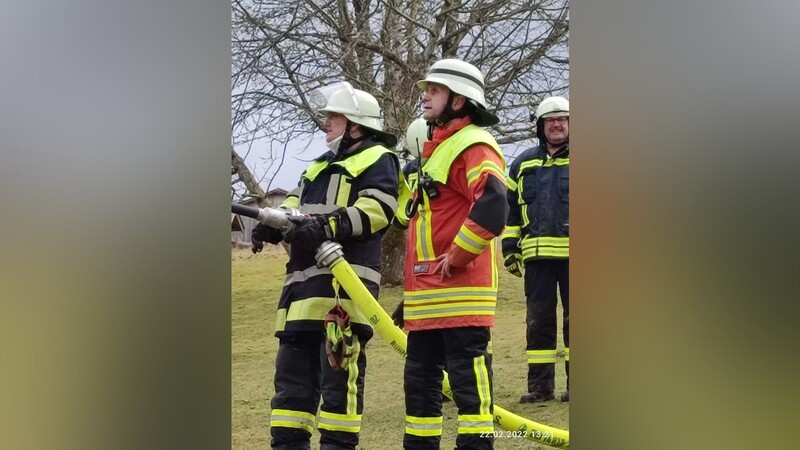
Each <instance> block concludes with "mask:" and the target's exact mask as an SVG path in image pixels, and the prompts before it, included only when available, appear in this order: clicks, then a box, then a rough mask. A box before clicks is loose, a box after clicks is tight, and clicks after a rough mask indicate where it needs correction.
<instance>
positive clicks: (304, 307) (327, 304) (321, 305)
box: [275, 297, 369, 331]
mask: <svg viewBox="0 0 800 450" xmlns="http://www.w3.org/2000/svg"><path fill="white" fill-rule="evenodd" d="M340 301H341V302H342V307H343V308H344V309H345V311H347V313H348V314H350V322H351V323H359V324H364V325H369V321H368V320H367V318H366V317H365V316H364V314H363V313H362V312H361V311H359V309H358V308H356V307H355V305H353V301H352V300H350V299H347V298H342V299H340ZM334 303H335V301H334V299H333V298H328V297H309V298H305V299H303V300H295V301H293V302H292V303H290V304H289V310H288V311H287V310H286V308H281V309H279V310H278V315H277V318H276V322H275V329H276V330H277V331H283V330H284V329H285V328H286V322H291V321H294V320H324V319H325V315H327V314H328V311H330V309H331V308H333V305H334Z"/></svg>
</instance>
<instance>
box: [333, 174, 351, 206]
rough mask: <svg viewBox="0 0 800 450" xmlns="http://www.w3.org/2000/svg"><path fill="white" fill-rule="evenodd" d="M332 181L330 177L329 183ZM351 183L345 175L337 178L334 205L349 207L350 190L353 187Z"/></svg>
mask: <svg viewBox="0 0 800 450" xmlns="http://www.w3.org/2000/svg"><path fill="white" fill-rule="evenodd" d="M333 181H334V180H333V177H331V182H333ZM352 183H353V180H352V179H351V178H350V177H348V176H347V175H343V176H341V177H340V178H339V186H337V192H336V200H335V201H334V204H336V205H338V206H343V207H347V206H348V205H349V203H350V188H351V187H352V186H353V184H352Z"/></svg>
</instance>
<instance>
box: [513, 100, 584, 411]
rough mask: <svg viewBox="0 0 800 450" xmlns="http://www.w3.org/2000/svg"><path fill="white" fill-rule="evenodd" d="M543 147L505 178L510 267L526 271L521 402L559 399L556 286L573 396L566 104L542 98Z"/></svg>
mask: <svg viewBox="0 0 800 450" xmlns="http://www.w3.org/2000/svg"><path fill="white" fill-rule="evenodd" d="M535 120H536V136H537V137H538V138H539V146H538V147H534V148H530V149H528V150H525V151H524V152H523V153H522V154H520V155H519V156H518V157H517V158H516V159H515V160H514V162H513V163H512V164H511V167H510V169H509V176H508V204H509V207H510V211H509V214H508V222H507V226H506V230H505V231H504V233H503V257H504V259H505V266H506V269H508V271H509V272H511V273H512V274H514V275H516V276H522V269H523V268H524V271H525V297H526V303H527V317H526V319H527V320H526V322H527V333H526V334H527V356H528V390H527V393H525V394H524V395H522V397H521V398H520V402H521V403H533V402H544V401H548V400H553V399H554V398H555V362H556V333H557V325H556V323H557V322H556V305H557V302H558V300H557V296H556V289H558V291H559V292H560V293H561V304H562V306H563V307H564V327H563V333H564V347H565V349H564V352H565V355H564V361H565V366H566V373H567V389H566V391H565V392H564V393H563V394H562V395H561V401H562V402H567V401H569V101H568V100H567V99H565V98H563V97H549V98H546V99H544V100H543V101H542V102H541V103H540V104H539V107H538V108H537V109H536V116H535Z"/></svg>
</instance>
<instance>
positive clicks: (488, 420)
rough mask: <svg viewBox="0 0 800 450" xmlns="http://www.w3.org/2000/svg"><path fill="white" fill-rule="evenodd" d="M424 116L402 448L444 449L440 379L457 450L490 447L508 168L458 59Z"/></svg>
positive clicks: (478, 79)
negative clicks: (451, 406)
mask: <svg viewBox="0 0 800 450" xmlns="http://www.w3.org/2000/svg"><path fill="white" fill-rule="evenodd" d="M417 86H418V87H419V88H420V89H421V90H422V91H423V98H422V106H423V117H424V118H425V120H426V121H427V123H428V126H429V133H428V137H430V140H429V141H428V142H426V143H425V144H424V145H423V149H422V154H421V155H420V159H419V161H420V164H421V168H420V176H419V179H418V180H417V186H418V187H417V190H416V191H415V192H414V197H413V199H412V208H411V209H410V212H411V214H409V217H410V220H409V224H408V240H407V245H406V267H405V289H404V293H403V311H402V312H403V322H404V327H405V329H406V330H407V331H408V348H407V349H408V355H407V357H406V364H405V371H404V383H403V387H404V390H405V394H406V401H405V403H406V427H405V435H404V437H403V448H405V449H414V450H427V449H437V450H438V449H439V444H440V440H441V435H442V422H443V416H442V392H441V389H442V379H443V374H442V370H443V369H446V370H447V372H448V375H449V377H450V385H451V386H452V389H453V400H454V403H455V404H456V407H457V408H458V437H457V438H456V448H457V449H472V450H489V449H492V448H493V447H494V440H493V431H494V422H493V415H492V413H493V402H492V365H491V358H490V357H489V341H490V338H491V336H490V327H492V326H493V325H494V311H495V303H496V301H497V280H498V277H497V265H496V263H495V261H496V252H495V244H494V239H493V238H494V237H495V236H497V235H499V234H500V233H501V232H502V230H503V227H504V226H505V217H506V213H507V206H506V202H505V196H506V191H507V189H506V185H505V159H504V158H503V154H502V152H501V150H500V147H499V146H498V144H497V142H496V141H495V139H494V138H493V137H492V135H491V134H490V133H489V132H488V131H487V130H485V129H484V128H483V127H488V126H491V125H495V124H497V123H498V118H497V116H495V115H494V114H493V113H491V112H489V111H488V110H487V109H486V99H485V97H484V81H483V75H482V74H481V72H480V70H478V68H477V67H475V66H473V65H472V64H469V63H467V62H465V61H461V60H457V59H443V60H441V61H438V62H436V63H435V64H433V66H431V68H430V70H429V71H428V73H427V75H426V77H425V79H424V80H420V81H418V82H417Z"/></svg>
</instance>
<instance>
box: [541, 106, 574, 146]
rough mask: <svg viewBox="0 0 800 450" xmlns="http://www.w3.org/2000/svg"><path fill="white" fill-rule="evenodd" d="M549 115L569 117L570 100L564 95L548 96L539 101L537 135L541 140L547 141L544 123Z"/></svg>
mask: <svg viewBox="0 0 800 450" xmlns="http://www.w3.org/2000/svg"><path fill="white" fill-rule="evenodd" d="M548 117H569V100H567V99H566V98H564V97H547V98H546V99H544V100H542V103H539V107H538V108H536V116H534V122H535V123H536V137H537V138H539V142H547V137H546V136H545V134H544V126H542V123H543V122H544V119H546V118H548Z"/></svg>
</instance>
